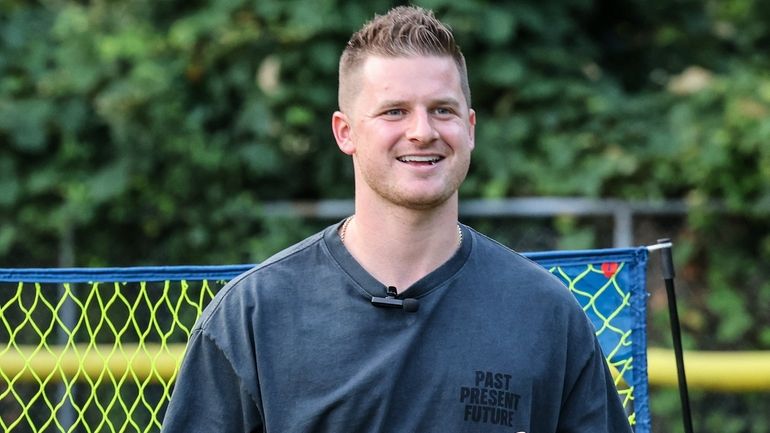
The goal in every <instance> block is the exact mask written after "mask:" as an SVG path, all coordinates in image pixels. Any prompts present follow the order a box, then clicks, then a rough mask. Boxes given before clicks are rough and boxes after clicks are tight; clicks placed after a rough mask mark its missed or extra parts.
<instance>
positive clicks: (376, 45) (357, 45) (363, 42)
mask: <svg viewBox="0 0 770 433" xmlns="http://www.w3.org/2000/svg"><path fill="white" fill-rule="evenodd" d="M372 55H374V56H382V57H416V56H438V57H444V56H446V57H451V58H452V60H454V62H455V65H456V66H457V71H458V72H459V74H460V86H461V87H462V91H463V95H464V96H465V100H466V102H467V104H468V107H470V106H471V91H470V86H469V84H468V70H467V68H466V66H465V57H463V54H462V52H461V51H460V46H459V45H457V43H456V42H455V38H454V35H453V34H452V30H451V29H450V28H449V27H448V26H447V25H445V24H444V23H442V22H441V21H439V20H438V19H437V18H436V17H434V16H433V12H431V11H429V10H425V9H423V8H420V7H415V6H399V7H396V8H393V9H391V10H390V11H389V12H388V13H387V14H385V15H375V17H374V19H372V20H371V21H369V22H368V23H366V24H365V25H364V26H363V27H362V28H361V30H359V31H357V32H356V33H354V34H353V36H351V38H350V40H349V41H348V44H347V46H346V47H345V50H344V51H343V52H342V56H341V57H340V65H339V91H338V95H337V97H338V104H339V107H340V110H342V111H345V110H346V109H348V108H349V105H350V103H351V101H350V100H351V98H352V97H353V95H355V94H356V93H357V91H358V89H357V84H356V83H355V82H354V80H355V78H354V76H355V73H356V72H357V71H358V70H359V69H360V68H361V66H362V65H363V63H364V61H365V60H366V58H367V57H368V56H372Z"/></svg>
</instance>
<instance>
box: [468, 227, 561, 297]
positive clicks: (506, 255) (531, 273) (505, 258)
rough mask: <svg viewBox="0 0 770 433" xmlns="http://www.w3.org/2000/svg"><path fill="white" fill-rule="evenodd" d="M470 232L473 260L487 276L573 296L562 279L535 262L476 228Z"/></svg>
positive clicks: (533, 288) (534, 288)
mask: <svg viewBox="0 0 770 433" xmlns="http://www.w3.org/2000/svg"><path fill="white" fill-rule="evenodd" d="M470 231H471V233H472V235H473V239H474V245H473V253H472V259H473V261H474V264H475V266H476V267H477V268H478V269H479V271H480V272H483V276H484V277H485V278H489V279H491V280H493V281H494V280H498V279H499V280H503V281H507V282H517V283H518V284H521V285H525V286H526V287H528V288H529V289H531V290H536V291H538V292H542V291H546V292H553V293H554V294H557V295H559V296H565V295H566V296H567V297H568V298H567V299H571V298H572V295H571V294H570V293H569V290H568V289H567V288H566V286H565V285H564V284H563V283H562V282H561V280H559V279H558V278H557V277H556V276H554V275H553V274H551V273H550V272H549V271H548V270H547V269H545V268H544V267H542V266H540V265H539V264H538V263H536V262H535V261H533V260H531V259H529V258H528V257H526V256H524V255H523V254H521V253H519V252H517V251H514V250H513V249H511V248H509V247H507V246H505V245H503V244H501V243H500V242H498V241H496V240H494V239H492V238H490V237H488V236H486V235H484V234H482V233H480V232H478V231H476V230H473V229H470ZM571 300H574V299H571Z"/></svg>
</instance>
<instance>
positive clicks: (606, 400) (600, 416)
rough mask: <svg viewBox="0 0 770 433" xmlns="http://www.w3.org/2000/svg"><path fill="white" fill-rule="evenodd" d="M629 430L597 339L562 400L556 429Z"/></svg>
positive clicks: (566, 432)
mask: <svg viewBox="0 0 770 433" xmlns="http://www.w3.org/2000/svg"><path fill="white" fill-rule="evenodd" d="M585 432H592V433H632V430H631V426H630V424H629V423H628V418H627V415H626V413H625V410H624V409H623V404H622V403H621V401H620V397H619V396H618V392H617V389H616V388H615V384H614V382H613V380H612V374H611V373H610V370H609V368H608V367H607V363H606V361H605V360H604V355H603V354H602V351H601V347H600V346H599V341H598V340H596V339H594V350H593V353H592V355H591V356H590V357H589V358H588V362H586V364H585V365H584V367H583V368H582V370H581V371H580V374H579V376H578V377H577V380H576V381H575V382H574V385H573V387H572V389H571V390H569V392H568V394H567V395H566V399H565V400H564V403H563V406H562V409H561V415H560V417H559V426H558V428H557V433H585Z"/></svg>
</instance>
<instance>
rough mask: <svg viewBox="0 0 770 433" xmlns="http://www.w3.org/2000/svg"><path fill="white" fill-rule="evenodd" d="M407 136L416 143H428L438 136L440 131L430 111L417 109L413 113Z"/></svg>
mask: <svg viewBox="0 0 770 433" xmlns="http://www.w3.org/2000/svg"><path fill="white" fill-rule="evenodd" d="M410 120H411V121H410V123H409V128H408V130H407V132H406V136H407V138H408V139H409V141H411V142H413V143H416V144H427V143H430V142H432V141H433V140H435V139H437V138H438V131H436V128H435V127H434V124H433V122H434V119H432V118H431V116H430V113H429V112H427V111H424V110H416V111H414V112H413V113H412V116H411V119H410Z"/></svg>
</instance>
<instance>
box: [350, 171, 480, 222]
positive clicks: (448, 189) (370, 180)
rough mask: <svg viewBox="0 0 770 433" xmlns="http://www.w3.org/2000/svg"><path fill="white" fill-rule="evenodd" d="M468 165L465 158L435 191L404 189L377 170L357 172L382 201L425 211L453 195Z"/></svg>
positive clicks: (465, 173)
mask: <svg viewBox="0 0 770 433" xmlns="http://www.w3.org/2000/svg"><path fill="white" fill-rule="evenodd" d="M469 166H470V158H467V159H466V160H465V161H464V162H463V163H462V164H461V165H460V166H458V167H455V168H454V169H453V170H452V172H451V173H450V174H449V175H448V176H447V178H446V180H445V181H444V187H443V188H441V189H439V190H438V191H435V192H434V191H425V192H423V191H417V192H413V191H409V190H405V189H404V188H401V187H400V186H399V184H398V182H395V181H387V182H385V181H383V178H385V176H384V174H383V173H382V172H379V170H372V171H370V170H366V169H365V168H362V169H361V170H359V174H360V176H361V178H362V181H363V182H364V183H365V184H366V186H367V187H368V189H370V190H371V191H372V192H373V193H374V194H375V195H376V196H378V197H379V198H380V199H382V200H383V201H385V202H388V203H390V204H392V205H395V206H398V207H402V208H406V209H411V210H419V211H426V210H431V209H436V208H438V207H441V206H442V205H444V204H445V203H446V202H447V201H448V200H449V199H451V198H452V197H454V196H455V194H456V193H457V191H458V189H459V188H460V185H461V184H462V182H463V181H464V180H465V177H466V175H467V174H468V168H469Z"/></svg>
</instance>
